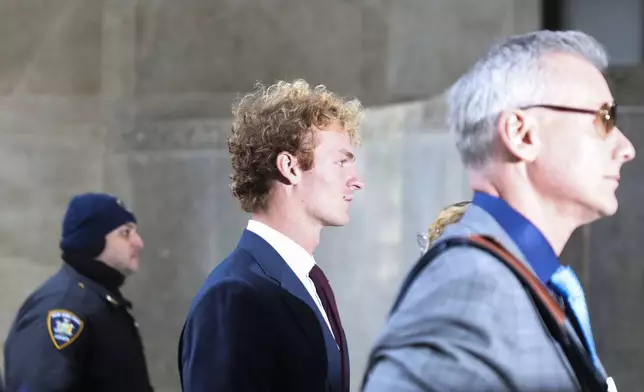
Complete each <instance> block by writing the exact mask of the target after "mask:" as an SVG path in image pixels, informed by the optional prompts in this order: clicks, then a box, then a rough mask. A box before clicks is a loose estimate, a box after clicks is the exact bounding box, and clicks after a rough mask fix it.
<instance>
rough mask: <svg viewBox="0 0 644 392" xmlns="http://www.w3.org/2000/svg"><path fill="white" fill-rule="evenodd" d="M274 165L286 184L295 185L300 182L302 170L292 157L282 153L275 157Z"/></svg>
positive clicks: (284, 152)
mask: <svg viewBox="0 0 644 392" xmlns="http://www.w3.org/2000/svg"><path fill="white" fill-rule="evenodd" d="M275 165H276V166H277V170H278V171H279V172H280V174H281V175H282V177H283V179H284V181H285V182H286V183H287V184H289V185H295V184H297V183H299V182H300V181H301V180H302V169H301V167H300V163H299V161H298V160H297V158H296V157H295V156H294V155H292V154H290V153H288V152H286V151H282V152H281V153H279V154H278V155H277V159H276V160H275Z"/></svg>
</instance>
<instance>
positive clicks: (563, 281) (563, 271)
mask: <svg viewBox="0 0 644 392" xmlns="http://www.w3.org/2000/svg"><path fill="white" fill-rule="evenodd" d="M550 285H551V286H552V288H553V289H554V291H555V292H556V294H557V295H559V296H561V297H562V299H563V300H564V301H565V302H566V306H568V307H570V309H572V311H573V313H574V314H575V316H576V317H577V321H578V322H579V326H580V327H581V330H582V332H583V334H584V336H583V338H584V339H585V340H586V343H587V345H588V349H589V351H590V356H591V358H592V360H593V363H594V364H595V366H597V367H598V368H601V364H600V362H599V358H598V357H597V351H596V350H595V340H594V339H593V331H592V329H591V327H590V315H589V314H588V307H587V306H586V298H585V296H584V290H583V288H582V287H581V283H579V279H578V278H577V275H576V274H575V271H573V270H572V268H570V267H569V266H560V267H559V268H558V269H557V271H555V273H554V274H552V277H551V278H550Z"/></svg>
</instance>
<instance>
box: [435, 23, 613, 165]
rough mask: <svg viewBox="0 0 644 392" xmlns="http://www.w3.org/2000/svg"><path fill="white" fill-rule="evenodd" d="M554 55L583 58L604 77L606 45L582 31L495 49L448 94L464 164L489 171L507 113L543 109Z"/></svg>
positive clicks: (538, 35)
mask: <svg viewBox="0 0 644 392" xmlns="http://www.w3.org/2000/svg"><path fill="white" fill-rule="evenodd" d="M551 53H570V54H575V55H578V56H581V57H583V58H585V59H586V60H588V61H589V62H590V63H591V64H593V65H594V66H595V67H596V68H597V69H598V70H600V71H601V72H604V71H605V69H606V67H607V66H608V56H607V54H606V51H605V50H604V48H603V47H602V45H601V44H600V43H599V42H597V41H596V40H595V39H594V38H592V37H591V36H589V35H587V34H585V33H582V32H580V31H548V30H542V31H536V32H531V33H528V34H522V35H516V36H513V37H510V38H509V39H507V40H505V41H504V42H502V43H500V44H497V45H495V46H493V47H492V48H491V49H490V50H489V51H488V53H487V54H486V55H484V56H483V57H482V58H481V59H479V60H478V61H477V62H476V64H474V66H473V67H472V68H471V69H470V70H469V71H468V72H467V73H466V74H465V75H463V76H462V77H461V78H460V79H459V80H458V81H457V82H456V83H455V84H454V85H453V86H452V87H451V88H450V89H449V91H448V93H447V104H448V113H447V122H448V125H449V127H450V129H451V131H452V132H454V135H455V136H456V147H457V148H458V151H459V152H460V155H461V160H462V161H463V164H465V165H466V166H469V167H477V166H483V165H485V164H486V163H487V162H488V161H489V159H490V158H491V157H492V156H493V152H494V146H495V143H496V140H497V134H496V132H495V127H496V123H497V121H498V117H499V115H500V114H501V112H502V111H503V110H506V109H508V108H518V107H521V106H525V105H529V104H535V103H540V102H539V101H540V100H541V99H542V97H543V95H544V92H545V90H546V87H547V86H546V85H547V80H548V79H547V75H546V69H545V67H544V66H543V61H542V60H543V58H544V56H545V55H547V54H551Z"/></svg>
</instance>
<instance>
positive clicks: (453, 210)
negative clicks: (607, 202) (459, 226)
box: [427, 201, 471, 246]
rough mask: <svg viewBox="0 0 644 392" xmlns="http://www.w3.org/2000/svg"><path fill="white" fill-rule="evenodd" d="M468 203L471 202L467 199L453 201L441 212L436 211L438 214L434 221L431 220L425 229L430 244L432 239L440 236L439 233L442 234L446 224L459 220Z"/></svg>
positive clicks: (432, 241) (434, 239)
mask: <svg viewBox="0 0 644 392" xmlns="http://www.w3.org/2000/svg"><path fill="white" fill-rule="evenodd" d="M470 203H471V202H469V201H461V202H458V203H454V204H452V205H450V206H447V207H445V208H443V209H442V210H441V212H439V213H438V216H437V217H436V219H435V220H434V222H432V224H431V225H429V228H428V229H427V236H428V241H429V245H430V246H431V244H433V243H434V241H436V239H437V238H438V237H440V236H441V234H443V232H444V231H445V228H446V227H447V226H449V225H451V224H453V223H456V222H458V221H460V220H461V218H462V217H463V214H465V211H466V210H467V207H468V206H469V205H470Z"/></svg>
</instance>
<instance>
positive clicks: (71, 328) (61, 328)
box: [47, 309, 84, 350]
mask: <svg viewBox="0 0 644 392" xmlns="http://www.w3.org/2000/svg"><path fill="white" fill-rule="evenodd" d="M83 325H84V323H83V320H82V319H81V318H80V317H78V316H77V315H75V314H74V313H73V312H70V311H69V310H64V309H52V310H50V311H49V312H48V313H47V329H48V330H49V337H50V338H51V341H52V342H53V343H54V346H55V347H56V348H57V349H58V350H62V349H64V348H65V347H67V346H69V345H70V344H72V343H74V341H75V340H76V339H78V337H79V336H80V334H81V332H83Z"/></svg>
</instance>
